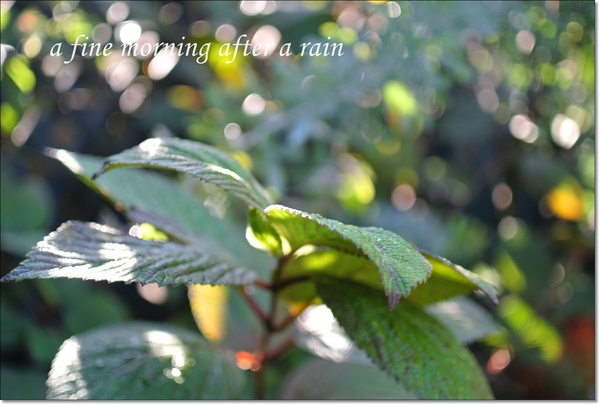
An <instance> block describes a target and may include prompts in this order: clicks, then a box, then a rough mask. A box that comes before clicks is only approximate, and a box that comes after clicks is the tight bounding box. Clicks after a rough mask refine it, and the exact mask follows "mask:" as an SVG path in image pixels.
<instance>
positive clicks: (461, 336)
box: [425, 297, 500, 344]
mask: <svg viewBox="0 0 600 405" xmlns="http://www.w3.org/2000/svg"><path fill="white" fill-rule="evenodd" d="M425 311H426V312H427V313H428V314H429V315H431V316H433V317H434V318H436V319H437V320H438V321H440V323H441V324H442V325H444V326H445V327H446V328H448V329H449V330H450V331H452V333H454V336H456V337H457V338H458V340H460V341H461V342H462V343H465V344H468V343H472V342H474V341H476V340H479V339H481V338H483V337H485V336H487V335H489V334H492V333H494V332H497V331H499V330H500V324H498V322H496V321H495V320H494V318H493V317H492V315H491V314H490V313H488V312H487V311H486V310H485V309H484V308H483V307H482V306H481V305H478V304H476V303H475V302H474V301H473V300H471V299H469V298H467V297H456V298H453V299H451V300H449V301H442V302H438V303H436V304H433V305H430V306H428V307H426V308H425Z"/></svg>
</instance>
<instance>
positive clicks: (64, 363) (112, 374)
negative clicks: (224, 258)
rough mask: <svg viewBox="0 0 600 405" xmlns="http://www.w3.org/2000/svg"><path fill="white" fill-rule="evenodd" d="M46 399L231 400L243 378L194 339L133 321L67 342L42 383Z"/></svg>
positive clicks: (224, 356) (176, 330)
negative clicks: (45, 390)
mask: <svg viewBox="0 0 600 405" xmlns="http://www.w3.org/2000/svg"><path fill="white" fill-rule="evenodd" d="M46 385H47V386H48V391H47V398H48V399H61V400H62V399H121V400H127V399H164V400H166V399H168V400H175V399H188V400H191V399H194V400H198V399H232V398H236V397H238V396H239V395H240V392H241V391H242V389H243V387H244V385H245V375H244V372H243V371H242V370H240V369H239V368H237V367H236V366H235V363H234V361H233V360H232V359H231V358H230V357H229V356H228V355H227V354H226V353H223V352H220V351H219V350H217V349H216V348H214V347H213V346H211V345H210V344H209V343H207V342H206V341H205V340H204V339H202V338H201V337H200V335H198V334H194V333H191V332H188V331H186V330H183V329H179V328H175V327H172V326H168V325H161V324H154V323H150V322H134V323H128V324H121V325H113V326H108V327H102V328H99V329H94V330H90V331H88V332H84V333H82V334H80V335H77V336H73V337H72V338H70V339H68V340H66V341H65V342H64V343H63V344H62V346H61V348H60V350H59V351H58V353H57V355H56V357H55V358H54V361H53V362H52V369H51V370H50V373H49V375H48V380H47V382H46Z"/></svg>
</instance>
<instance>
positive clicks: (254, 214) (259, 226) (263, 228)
mask: <svg viewBox="0 0 600 405" xmlns="http://www.w3.org/2000/svg"><path fill="white" fill-rule="evenodd" d="M248 222H249V224H248V228H247V229H246V239H247V240H248V242H249V243H250V244H251V245H252V246H254V247H255V248H257V249H261V250H265V251H267V252H270V253H271V254H272V255H273V256H280V255H281V254H282V253H283V249H282V246H281V238H280V237H279V235H278V234H277V231H275V229H274V228H273V226H272V225H271V224H270V223H269V221H268V220H267V219H266V218H265V216H264V214H263V213H261V212H259V211H257V210H254V209H253V210H250V213H249V214H248Z"/></svg>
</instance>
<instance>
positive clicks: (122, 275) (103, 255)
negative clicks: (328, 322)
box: [1, 221, 256, 286]
mask: <svg viewBox="0 0 600 405" xmlns="http://www.w3.org/2000/svg"><path fill="white" fill-rule="evenodd" d="M58 277H66V278H79V279H84V280H105V281H109V282H114V281H123V282H126V283H131V282H136V281H137V282H140V283H142V284H148V283H157V284H158V285H159V286H164V285H181V284H186V285H190V284H211V285H215V284H236V285H240V284H250V283H252V282H253V281H254V280H255V278H256V275H255V273H254V272H253V271H252V270H249V269H246V268H244V267H241V266H239V265H236V264H235V263H234V262H233V260H231V259H229V258H228V257H227V256H226V255H225V254H224V253H223V252H222V251H220V249H219V248H218V247H217V246H211V245H206V244H180V243H175V242H156V241H147V240H143V239H138V238H134V237H132V236H129V235H127V234H124V233H121V232H120V231H118V230H116V229H113V228H110V227H108V226H103V225H99V224H95V223H84V222H78V221H69V222H66V223H64V224H63V225H61V226H60V227H59V228H58V229H57V230H56V231H54V232H52V233H51V234H50V235H48V236H46V237H45V238H44V240H42V241H41V242H39V243H38V244H37V245H36V246H35V247H34V248H33V250H32V251H31V252H29V254H28V255H27V258H26V259H25V260H24V261H23V262H22V263H21V264H20V265H19V267H17V268H16V269H14V270H13V271H11V272H10V273H8V274H7V275H6V276H4V277H3V278H2V280H1V281H2V282H8V281H20V280H23V279H31V278H58Z"/></svg>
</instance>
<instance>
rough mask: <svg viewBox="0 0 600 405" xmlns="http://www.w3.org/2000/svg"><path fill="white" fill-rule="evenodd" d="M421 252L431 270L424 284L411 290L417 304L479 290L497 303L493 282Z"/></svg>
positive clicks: (438, 300)
mask: <svg viewBox="0 0 600 405" xmlns="http://www.w3.org/2000/svg"><path fill="white" fill-rule="evenodd" d="M421 254H422V255H423V257H424V258H425V259H427V261H428V262H429V263H431V266H432V268H433V271H432V274H431V277H430V278H429V280H427V283H426V284H423V285H420V286H418V287H417V288H415V289H414V290H413V291H412V292H411V294H410V296H409V299H410V300H411V301H413V302H415V303H418V304H419V305H430V304H434V303H436V302H440V301H445V300H447V299H450V298H453V297H456V296H460V295H467V294H470V293H471V292H472V291H476V290H479V291H481V292H483V293H484V294H485V295H486V296H487V297H488V298H489V299H490V301H492V302H493V303H494V304H498V293H497V291H496V287H495V286H494V285H493V284H491V283H489V282H487V281H485V280H483V279H481V278H480V277H479V276H478V275H477V274H475V273H473V272H471V271H469V270H467V269H465V268H463V267H462V266H459V265H457V264H454V263H452V262H450V261H449V260H447V259H444V258H443V257H440V256H437V255H434V254H432V253H429V252H425V251H421Z"/></svg>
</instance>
